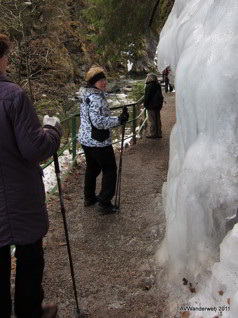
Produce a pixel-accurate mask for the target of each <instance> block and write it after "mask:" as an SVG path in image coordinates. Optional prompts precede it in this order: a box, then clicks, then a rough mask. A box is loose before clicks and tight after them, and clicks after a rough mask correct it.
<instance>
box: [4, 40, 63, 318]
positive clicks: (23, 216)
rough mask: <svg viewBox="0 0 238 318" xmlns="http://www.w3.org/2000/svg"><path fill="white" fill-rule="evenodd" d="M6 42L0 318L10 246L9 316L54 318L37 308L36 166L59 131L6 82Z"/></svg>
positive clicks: (43, 223) (49, 310) (39, 231)
mask: <svg viewBox="0 0 238 318" xmlns="http://www.w3.org/2000/svg"><path fill="white" fill-rule="evenodd" d="M9 50H10V41H9V39H8V37H7V36H5V35H2V34H0V134H1V139H0V153H1V156H0V317H1V318H10V317H11V312H12V301H11V280H10V279H11V245H15V257H16V279H15V315H16V317H17V318H54V317H55V316H56V313H57V306H56V305H54V304H49V305H42V302H43V298H44V292H43V289H42V277H43V269H44V256H43V248H42V239H43V237H44V236H45V234H46V233H47V231H48V226H49V225H48V215H47V210H46V205H45V192H44V184H43V181H42V171H41V168H40V165H39V163H40V161H42V160H45V159H47V158H48V157H50V156H51V155H53V154H54V153H55V152H56V151H57V150H58V148H59V146H60V137H61V134H62V129H61V126H60V124H59V120H58V118H56V117H48V116H45V117H44V122H43V124H44V128H42V126H41V124H40V122H39V119H38V117H37V115H36V112H35V109H34V107H33V105H32V103H31V102H30V100H29V99H28V97H27V95H26V94H25V92H24V91H23V89H21V88H20V87H19V86H18V85H16V84H14V83H12V82H11V81H10V80H9V79H8V78H7V77H6V69H7V64H8V54H9Z"/></svg>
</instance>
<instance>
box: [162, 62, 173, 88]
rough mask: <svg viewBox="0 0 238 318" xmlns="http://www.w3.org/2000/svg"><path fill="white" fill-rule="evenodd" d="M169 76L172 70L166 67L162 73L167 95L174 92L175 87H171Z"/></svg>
mask: <svg viewBox="0 0 238 318" xmlns="http://www.w3.org/2000/svg"><path fill="white" fill-rule="evenodd" d="M169 74H170V68H169V66H168V67H166V69H164V70H163V73H162V77H163V81H164V90H165V93H168V91H170V92H172V91H173V89H174V88H173V85H171V83H170V80H169Z"/></svg>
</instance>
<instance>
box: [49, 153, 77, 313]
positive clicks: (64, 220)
mask: <svg viewBox="0 0 238 318" xmlns="http://www.w3.org/2000/svg"><path fill="white" fill-rule="evenodd" d="M53 157H54V164H55V174H56V178H57V183H58V189H59V197H60V207H61V213H62V217H63V222H64V231H65V238H66V243H67V250H68V256H69V264H70V271H71V277H72V281H73V288H74V297H75V302H76V317H77V318H80V317H81V313H80V310H79V304H78V295H77V289H76V283H75V276H74V267H73V261H72V256H71V249H70V243H69V232H68V227H67V221H66V216H65V206H64V198H63V191H62V187H61V180H60V168H59V160H58V155H57V153H55V154H54V156H53Z"/></svg>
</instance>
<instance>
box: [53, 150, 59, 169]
mask: <svg viewBox="0 0 238 318" xmlns="http://www.w3.org/2000/svg"><path fill="white" fill-rule="evenodd" d="M53 158H54V164H55V173H56V174H58V173H60V168H59V160H58V155H57V153H55V154H54V155H53Z"/></svg>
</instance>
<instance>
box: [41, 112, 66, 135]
mask: <svg viewBox="0 0 238 318" xmlns="http://www.w3.org/2000/svg"><path fill="white" fill-rule="evenodd" d="M43 128H49V129H55V130H56V131H57V132H58V134H59V136H60V137H62V135H63V128H62V126H61V125H60V120H59V118H58V117H55V116H53V117H50V116H48V115H45V116H44V119H43Z"/></svg>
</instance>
